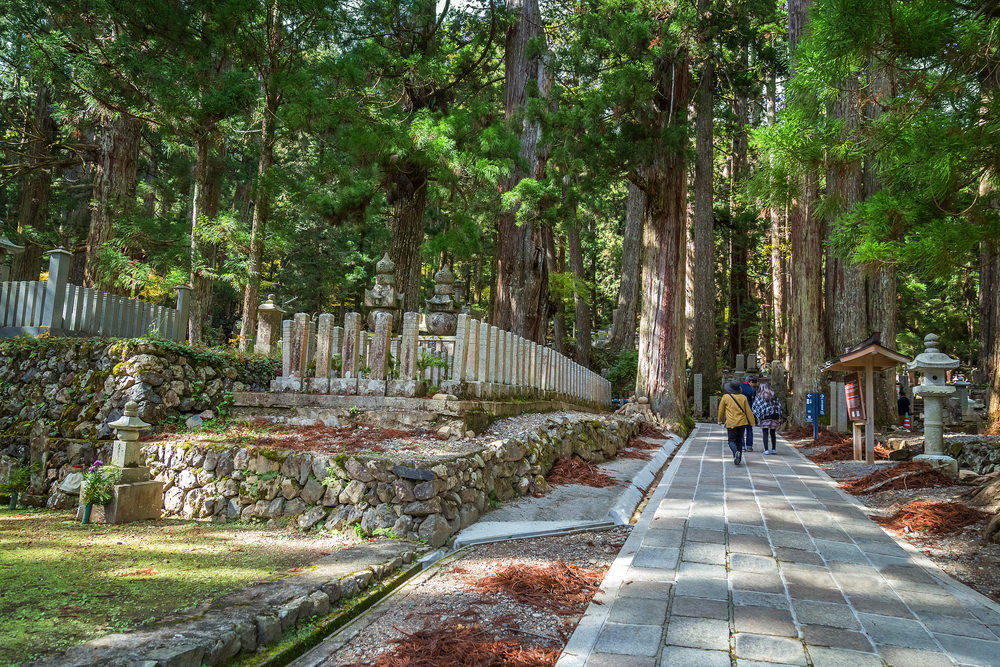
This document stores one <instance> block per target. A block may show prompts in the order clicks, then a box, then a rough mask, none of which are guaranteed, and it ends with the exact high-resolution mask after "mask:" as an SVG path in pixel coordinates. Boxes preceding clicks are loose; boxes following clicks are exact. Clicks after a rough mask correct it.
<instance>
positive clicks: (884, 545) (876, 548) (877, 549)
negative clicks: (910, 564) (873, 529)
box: [854, 536, 908, 558]
mask: <svg viewBox="0 0 1000 667" xmlns="http://www.w3.org/2000/svg"><path fill="white" fill-rule="evenodd" d="M854 543H855V544H857V545H858V547H860V548H861V550H862V551H864V552H865V553H866V554H868V555H869V556H870V555H872V554H877V555H879V556H898V557H899V558H905V557H906V556H907V555H908V554H907V553H906V550H905V549H903V548H902V547H901V546H899V545H898V544H896V543H895V542H891V541H890V542H883V541H881V540H878V541H874V540H858V539H857V536H855V538H854Z"/></svg>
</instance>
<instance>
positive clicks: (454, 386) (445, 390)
mask: <svg viewBox="0 0 1000 667" xmlns="http://www.w3.org/2000/svg"><path fill="white" fill-rule="evenodd" d="M438 391H439V392H440V393H442V394H454V395H455V396H465V395H466V394H468V392H469V387H468V384H467V383H465V382H459V381H458V380H442V381H441V386H440V387H439V388H438Z"/></svg>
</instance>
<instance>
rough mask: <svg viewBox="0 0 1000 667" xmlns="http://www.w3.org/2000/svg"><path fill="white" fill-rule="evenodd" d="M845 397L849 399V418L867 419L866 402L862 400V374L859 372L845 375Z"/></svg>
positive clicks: (856, 419) (853, 419) (855, 419)
mask: <svg viewBox="0 0 1000 667" xmlns="http://www.w3.org/2000/svg"><path fill="white" fill-rule="evenodd" d="M844 397H845V398H846V399H847V418H848V419H850V420H851V421H855V422H863V421H865V402H864V401H863V400H861V376H860V375H859V374H858V373H848V374H847V375H845V376H844Z"/></svg>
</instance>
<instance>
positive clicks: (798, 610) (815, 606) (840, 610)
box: [792, 600, 861, 630]
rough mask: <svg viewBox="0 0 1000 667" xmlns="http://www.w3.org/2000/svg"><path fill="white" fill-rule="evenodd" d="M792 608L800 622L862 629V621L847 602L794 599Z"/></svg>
mask: <svg viewBox="0 0 1000 667" xmlns="http://www.w3.org/2000/svg"><path fill="white" fill-rule="evenodd" d="M792 610H793V611H794V612H795V618H796V619H797V620H798V622H799V623H803V624H810V625H825V626H829V627H833V628H843V629H845V630H860V629H861V623H859V622H858V619H857V617H856V616H855V615H854V612H853V611H851V608H850V607H848V606H847V605H846V604H834V603H831V602H815V601H813V600H792Z"/></svg>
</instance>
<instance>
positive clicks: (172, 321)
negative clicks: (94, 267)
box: [0, 249, 189, 341]
mask: <svg viewBox="0 0 1000 667" xmlns="http://www.w3.org/2000/svg"><path fill="white" fill-rule="evenodd" d="M71 258H72V254H71V253H70V252H68V251H66V250H62V249H58V250H53V251H52V252H51V255H50V257H49V275H48V280H45V281H39V280H31V281H7V282H2V283H0V338H11V337H13V336H18V335H20V334H32V335H38V334H41V333H48V334H49V335H52V336H67V335H70V336H111V337H118V338H137V337H140V336H145V335H147V334H149V333H151V332H157V333H158V334H159V335H160V336H162V337H163V338H166V339H169V340H177V341H179V340H184V339H185V338H186V336H187V318H188V308H189V305H188V288H187V287H181V288H178V295H177V307H176V308H170V307H167V306H157V305H154V304H151V303H146V302H145V301H138V300H136V299H129V298H126V297H124V296H119V295H116V294H108V293H106V292H101V291H99V290H96V289H91V288H88V287H79V286H77V285H73V284H70V283H69V282H68V280H67V277H68V274H69V262H70V259H71Z"/></svg>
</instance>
